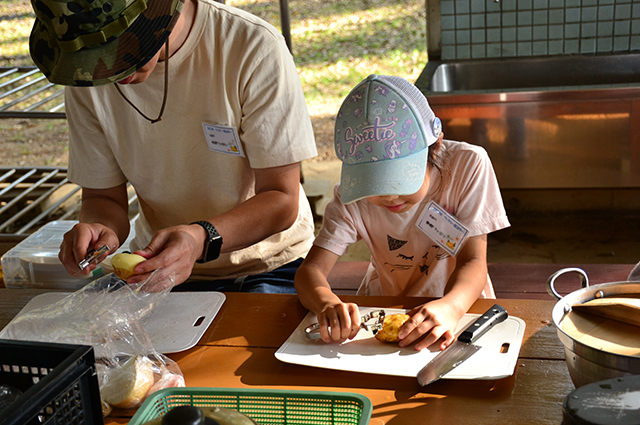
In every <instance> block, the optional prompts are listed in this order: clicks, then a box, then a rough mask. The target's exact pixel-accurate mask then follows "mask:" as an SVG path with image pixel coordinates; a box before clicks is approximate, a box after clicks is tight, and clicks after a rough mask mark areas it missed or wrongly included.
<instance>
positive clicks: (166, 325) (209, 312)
mask: <svg viewBox="0 0 640 425" xmlns="http://www.w3.org/2000/svg"><path fill="white" fill-rule="evenodd" d="M70 294H71V293H70V292H47V293H44V294H40V295H37V296H35V297H33V298H32V299H31V301H29V303H27V305H26V306H24V308H23V309H22V310H21V311H20V313H18V315H17V316H16V317H15V318H14V319H13V320H16V319H17V318H18V317H20V316H21V315H24V314H26V313H29V312H31V311H32V310H35V309H39V308H42V307H46V306H48V305H50V304H53V303H55V302H58V301H60V300H61V299H63V298H64V297H66V296H67V295H70ZM225 299H226V297H225V295H224V294H223V293H222V292H170V293H168V294H167V295H166V297H165V299H164V300H163V302H162V303H161V304H158V305H157V306H156V307H155V308H154V309H153V310H152V311H151V312H150V313H149V315H148V316H146V317H145V318H144V319H143V320H142V324H143V325H144V328H145V329H146V330H147V333H148V334H149V338H150V339H151V342H152V344H153V347H154V348H155V350H156V351H158V352H160V353H163V354H169V353H177V352H180V351H184V350H188V349H189V348H191V347H193V346H194V345H196V344H197V343H198V341H199V340H200V338H201V337H202V335H203V334H204V332H205V331H206V330H207V328H208V327H209V325H210V324H211V322H213V319H214V318H215V317H216V314H218V311H220V307H222V304H223V303H224V301H225ZM13 320H12V322H13ZM10 324H11V323H10ZM7 326H9V325H7ZM3 337H5V338H6V336H5V330H4V329H3V330H2V332H0V338H3Z"/></svg>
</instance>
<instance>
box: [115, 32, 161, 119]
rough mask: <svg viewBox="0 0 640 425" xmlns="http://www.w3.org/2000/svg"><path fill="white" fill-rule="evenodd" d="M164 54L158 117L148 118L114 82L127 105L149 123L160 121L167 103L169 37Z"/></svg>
mask: <svg viewBox="0 0 640 425" xmlns="http://www.w3.org/2000/svg"><path fill="white" fill-rule="evenodd" d="M165 46H166V47H165V54H166V56H167V58H166V59H165V62H166V65H165V70H164V94H163V95H162V106H161V107H160V113H159V114H158V118H156V119H153V118H149V117H148V116H146V115H145V114H144V113H143V112H142V111H141V110H140V109H139V108H138V107H137V106H136V105H134V104H133V102H131V101H130V100H129V99H128V98H127V96H125V95H124V93H122V90H120V87H119V86H118V83H115V86H116V90H118V93H120V96H122V98H123V99H124V100H126V101H127V103H128V104H129V105H131V107H132V108H133V109H135V110H136V112H138V113H139V114H140V115H142V117H143V118H144V119H146V120H147V121H150V122H151V124H155V123H157V122H158V121H162V114H163V113H164V107H165V106H166V105H167V92H168V91H169V39H167V42H166V43H165Z"/></svg>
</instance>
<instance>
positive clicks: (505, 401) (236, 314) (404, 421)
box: [0, 289, 574, 425]
mask: <svg viewBox="0 0 640 425" xmlns="http://www.w3.org/2000/svg"><path fill="white" fill-rule="evenodd" d="M43 292H46V291H42V290H17V289H0V328H3V327H4V326H5V325H6V324H7V323H8V322H9V321H10V320H11V318H13V317H14V316H15V315H16V314H17V313H18V312H19V311H20V309H21V308H22V307H23V306H24V305H25V304H26V303H27V302H28V301H29V299H31V298H32V297H33V296H35V295H38V294H40V293H43ZM343 299H345V300H347V301H353V302H357V303H358V304H359V305H362V306H370V307H382V308H412V307H414V306H416V305H419V304H421V303H423V302H425V301H426V300H427V299H425V298H400V297H397V298H396V297H360V296H343ZM494 302H496V300H478V301H477V302H476V303H475V304H474V305H473V307H472V308H471V310H470V313H482V312H484V311H486V310H487V309H488V308H489V307H490V306H491V305H492V304H493V303H494ZM497 302H498V303H499V304H501V305H502V306H504V307H505V308H506V309H507V311H508V312H509V314H510V315H512V316H516V317H519V318H521V319H523V320H524V321H525V322H526V330H525V334H524V340H523V343H522V348H521V350H520V354H519V359H518V363H517V367H516V372H515V374H514V375H513V376H511V377H508V378H504V379H500V380H489V381H471V380H448V379H442V380H440V381H437V382H435V383H433V384H431V385H428V386H426V387H421V386H420V385H419V384H418V382H417V380H416V379H415V378H407V377H397V376H386V375H373V374H366V373H356V372H345V371H334V370H326V369H320V368H313V367H307V366H300V365H295V364H288V363H283V362H280V361H279V360H277V359H276V358H275V356H274V354H275V352H276V351H277V349H278V348H279V347H280V346H281V345H282V344H283V343H284V342H285V341H286V339H287V338H288V337H289V336H290V335H291V333H292V332H293V331H294V329H295V328H296V327H297V326H298V324H299V323H300V322H301V321H302V319H303V318H304V317H305V316H306V314H307V311H306V309H305V308H304V307H303V306H302V305H301V304H300V303H299V301H298V299H297V297H296V296H295V295H275V294H242V293H227V294H226V301H225V302H224V304H223V306H222V308H221V309H220V311H219V313H218V314H217V316H216V318H215V320H214V321H213V323H212V324H211V326H210V327H209V329H208V330H207V331H206V332H205V334H204V335H203V337H202V338H201V340H200V341H199V343H198V344H197V345H196V346H195V347H194V348H192V349H190V350H187V351H184V352H182V353H177V354H171V355H169V357H170V358H172V359H173V360H175V361H177V362H178V365H179V366H180V368H181V370H182V372H183V374H184V377H185V381H186V383H187V385H188V386H192V387H230V388H273V389H289V390H311V391H346V392H355V393H359V394H362V395H365V396H366V397H368V398H369V399H370V400H371V402H372V404H373V414H372V418H371V422H370V423H371V424H373V425H379V424H395V425H409V424H425V423H447V424H451V425H453V424H470V423H472V424H491V425H495V424H503V423H509V424H560V423H561V421H562V402H563V400H564V398H565V397H566V396H567V394H569V393H570V392H571V391H572V390H573V389H574V386H573V384H572V382H571V379H570V377H569V373H568V370H567V366H566V364H565V361H564V351H563V348H562V344H561V343H560V341H559V340H558V338H557V336H556V330H555V327H554V325H553V322H552V321H551V311H552V309H553V306H554V305H555V301H553V300H518V299H498V300H497ZM133 413H135V412H134V411H115V412H113V413H112V415H111V416H109V417H108V418H106V420H105V423H106V424H107V425H111V424H126V423H128V421H129V419H130V417H131V415H132V414H133Z"/></svg>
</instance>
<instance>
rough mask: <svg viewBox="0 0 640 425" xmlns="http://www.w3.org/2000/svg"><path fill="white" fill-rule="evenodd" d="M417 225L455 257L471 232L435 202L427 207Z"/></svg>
mask: <svg viewBox="0 0 640 425" xmlns="http://www.w3.org/2000/svg"><path fill="white" fill-rule="evenodd" d="M416 225H417V226H418V228H419V229H420V230H422V231H423V232H424V234H425V235H427V236H428V237H429V238H430V239H431V240H433V241H434V242H435V243H437V244H438V245H440V247H441V248H442V249H444V250H445V251H447V252H448V253H449V254H450V255H452V256H454V257H455V256H456V254H457V253H458V252H459V251H460V248H461V247H462V245H464V242H465V241H466V239H467V236H468V235H469V230H468V229H467V228H466V227H464V225H463V224H462V223H460V221H458V219H457V218H456V217H455V216H454V215H453V214H451V213H449V212H448V211H446V210H445V209H444V208H442V207H441V206H440V205H438V204H437V203H436V202H434V201H431V202H430V203H429V205H427V207H426V208H425V210H424V212H423V213H422V216H421V217H420V220H418V222H417V223H416Z"/></svg>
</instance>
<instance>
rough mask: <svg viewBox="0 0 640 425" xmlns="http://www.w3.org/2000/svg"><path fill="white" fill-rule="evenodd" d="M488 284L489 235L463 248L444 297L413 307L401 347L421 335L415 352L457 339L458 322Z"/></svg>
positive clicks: (401, 331) (403, 333) (469, 242)
mask: <svg viewBox="0 0 640 425" xmlns="http://www.w3.org/2000/svg"><path fill="white" fill-rule="evenodd" d="M486 281H487V235H480V236H474V237H472V238H470V239H469V240H468V241H467V243H466V244H465V245H464V247H462V250H461V251H460V253H459V254H458V257H457V258H456V268H455V269H454V271H453V273H452V274H451V277H450V278H449V281H448V282H447V286H446V288H445V291H444V296H443V297H442V298H439V299H437V300H434V301H431V302H428V303H426V304H423V305H421V306H418V307H416V308H414V309H413V310H412V311H411V312H410V313H409V314H410V315H411V319H409V320H408V321H407V323H405V325H404V326H403V327H402V329H401V330H400V332H399V334H398V336H399V337H400V338H401V341H400V346H401V347H406V346H408V345H409V344H411V343H413V342H414V341H416V340H418V339H419V338H421V337H422V336H424V338H423V339H422V340H420V341H419V342H418V343H417V344H416V346H415V347H416V350H422V349H424V348H427V347H429V346H430V345H432V344H434V343H435V342H436V341H438V340H439V339H440V338H441V337H442V338H444V341H443V342H442V344H441V345H440V347H439V348H440V349H444V348H446V347H448V346H449V345H450V344H451V343H452V342H453V340H454V332H455V330H456V326H457V325H458V322H459V321H460V319H461V318H462V316H464V315H465V313H466V312H467V311H468V310H469V308H470V307H471V305H473V303H474V302H475V301H476V300H477V299H478V297H479V296H480V294H481V293H482V290H483V288H484V286H485V283H486Z"/></svg>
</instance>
